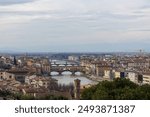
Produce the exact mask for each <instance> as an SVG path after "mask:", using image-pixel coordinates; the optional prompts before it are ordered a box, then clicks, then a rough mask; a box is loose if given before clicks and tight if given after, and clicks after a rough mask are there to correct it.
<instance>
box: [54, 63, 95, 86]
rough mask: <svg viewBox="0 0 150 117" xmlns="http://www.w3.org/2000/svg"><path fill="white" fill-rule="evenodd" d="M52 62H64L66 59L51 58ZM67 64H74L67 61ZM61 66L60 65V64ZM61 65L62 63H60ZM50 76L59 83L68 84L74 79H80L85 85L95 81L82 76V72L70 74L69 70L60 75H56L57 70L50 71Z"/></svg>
mask: <svg viewBox="0 0 150 117" xmlns="http://www.w3.org/2000/svg"><path fill="white" fill-rule="evenodd" d="M51 62H52V63H54V62H55V63H56V64H65V63H66V61H62V60H61V61H60V60H52V61H51ZM67 63H68V64H74V63H73V62H68V61H67ZM60 66H61V65H60ZM62 66H63V65H62ZM51 75H52V78H54V79H57V80H58V83H59V84H65V85H67V84H70V83H74V80H75V79H80V80H81V85H86V84H93V83H95V82H94V81H92V80H89V79H88V78H86V77H84V76H82V74H81V73H80V72H77V73H76V75H75V76H72V75H71V72H63V73H62V75H61V76H59V75H58V73H57V72H52V73H51Z"/></svg>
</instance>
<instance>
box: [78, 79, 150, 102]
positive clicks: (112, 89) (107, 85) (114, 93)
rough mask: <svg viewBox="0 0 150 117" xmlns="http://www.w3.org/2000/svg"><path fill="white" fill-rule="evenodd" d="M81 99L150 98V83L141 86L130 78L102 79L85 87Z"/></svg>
mask: <svg viewBox="0 0 150 117" xmlns="http://www.w3.org/2000/svg"><path fill="white" fill-rule="evenodd" d="M81 99H86V100H91V99H93V100H95V99H96V100H142V99H150V85H142V86H139V85H137V84H135V83H133V82H131V81H130V80H128V79H125V78H123V79H121V78H119V79H115V80H114V81H102V82H100V83H99V84H97V85H96V86H92V87H90V88H88V89H85V90H84V91H83V92H82V94H81Z"/></svg>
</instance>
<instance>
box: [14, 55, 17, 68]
mask: <svg viewBox="0 0 150 117" xmlns="http://www.w3.org/2000/svg"><path fill="white" fill-rule="evenodd" d="M14 65H15V66H16V65H17V60H16V57H15V56H14Z"/></svg>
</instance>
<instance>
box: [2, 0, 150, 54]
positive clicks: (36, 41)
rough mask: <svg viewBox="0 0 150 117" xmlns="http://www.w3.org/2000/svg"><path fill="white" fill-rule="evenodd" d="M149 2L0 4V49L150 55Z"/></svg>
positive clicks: (14, 0) (17, 0)
mask: <svg viewBox="0 0 150 117" xmlns="http://www.w3.org/2000/svg"><path fill="white" fill-rule="evenodd" d="M149 38H150V2H149V0H5V1H4V0H0V41H1V43H0V49H1V51H2V50H14V51H50V52H53V51H66V52H69V51H73V52H75V51H91V52H94V51H96V52H101V51H135V50H137V49H145V50H146V51H150V47H148V45H149V44H150V39H149Z"/></svg>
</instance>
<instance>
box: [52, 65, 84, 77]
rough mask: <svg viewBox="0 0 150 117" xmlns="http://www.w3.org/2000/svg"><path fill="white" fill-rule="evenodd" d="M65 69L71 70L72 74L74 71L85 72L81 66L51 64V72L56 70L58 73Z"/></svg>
mask: <svg viewBox="0 0 150 117" xmlns="http://www.w3.org/2000/svg"><path fill="white" fill-rule="evenodd" d="M65 71H69V72H71V73H72V75H75V73H76V72H81V73H85V71H84V67H82V66H51V72H58V73H59V75H61V74H62V73H63V72H65Z"/></svg>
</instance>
